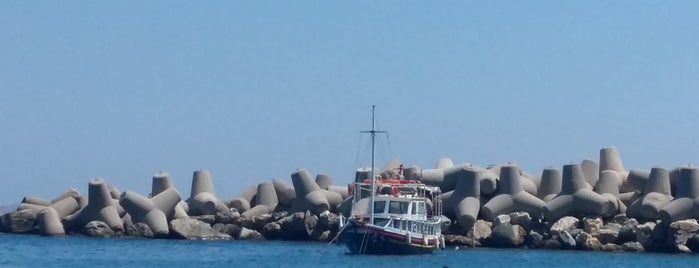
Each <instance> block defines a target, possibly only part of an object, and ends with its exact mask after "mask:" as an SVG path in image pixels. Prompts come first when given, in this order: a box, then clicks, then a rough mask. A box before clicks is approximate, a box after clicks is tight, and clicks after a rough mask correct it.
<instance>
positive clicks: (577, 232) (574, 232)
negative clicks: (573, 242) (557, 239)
mask: <svg viewBox="0 0 699 268" xmlns="http://www.w3.org/2000/svg"><path fill="white" fill-rule="evenodd" d="M568 233H569V234H570V236H572V237H573V238H576V237H578V236H579V235H580V234H583V233H585V231H583V230H582V229H577V228H576V229H573V230H572V231H570V232H568Z"/></svg>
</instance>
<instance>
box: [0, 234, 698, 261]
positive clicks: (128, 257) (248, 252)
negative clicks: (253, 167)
mask: <svg viewBox="0 0 699 268" xmlns="http://www.w3.org/2000/svg"><path fill="white" fill-rule="evenodd" d="M445 266H448V267H500V268H504V267H507V268H515V267H537V268H541V267H586V268H589V267H605V268H612V267H673V268H676V267H699V255H698V256H693V255H670V254H651V253H624V252H614V253H607V252H584V251H547V250H522V249H515V250H503V249H461V250H454V249H453V248H452V249H445V250H440V251H437V252H435V254H433V255H424V256H360V255H351V254H348V253H347V250H346V249H345V248H344V247H342V246H337V245H329V246H327V245H326V244H323V243H311V242H283V241H187V240H144V239H98V238H88V237H40V236H35V235H9V234H0V267H42V268H48V267H198V268H204V267H217V268H220V267H255V268H263V267H275V268H276V267H326V268H327V267H363V268H365V267H445Z"/></svg>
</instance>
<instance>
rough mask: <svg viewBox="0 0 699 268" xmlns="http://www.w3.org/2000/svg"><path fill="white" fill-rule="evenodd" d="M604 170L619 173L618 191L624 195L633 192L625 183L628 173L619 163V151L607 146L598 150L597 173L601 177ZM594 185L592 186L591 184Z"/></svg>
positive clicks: (629, 185)
mask: <svg viewBox="0 0 699 268" xmlns="http://www.w3.org/2000/svg"><path fill="white" fill-rule="evenodd" d="M605 170H614V171H616V172H618V173H619V175H620V177H619V178H620V180H619V191H620V192H623V193H626V192H633V191H634V190H635V189H634V188H633V186H632V185H631V184H629V183H628V182H627V178H628V175H629V173H628V172H626V170H624V165H623V164H622V163H621V157H620V156H619V151H617V149H616V147H614V146H608V147H604V148H602V149H600V151H599V172H600V175H602V172H603V171H605ZM593 185H594V184H593Z"/></svg>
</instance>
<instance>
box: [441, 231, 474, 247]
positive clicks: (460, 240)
mask: <svg viewBox="0 0 699 268" xmlns="http://www.w3.org/2000/svg"><path fill="white" fill-rule="evenodd" d="M444 244H445V245H447V246H460V247H480V246H481V243H480V242H478V241H476V240H474V239H473V238H470V237H467V236H463V235H455V234H449V235H445V236H444Z"/></svg>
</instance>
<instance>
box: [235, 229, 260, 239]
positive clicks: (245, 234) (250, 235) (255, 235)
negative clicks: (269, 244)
mask: <svg viewBox="0 0 699 268" xmlns="http://www.w3.org/2000/svg"><path fill="white" fill-rule="evenodd" d="M236 239H238V240H264V239H265V237H264V236H262V234H260V233H259V232H258V231H255V230H251V229H248V228H242V229H241V230H240V235H239V236H238V237H236Z"/></svg>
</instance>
